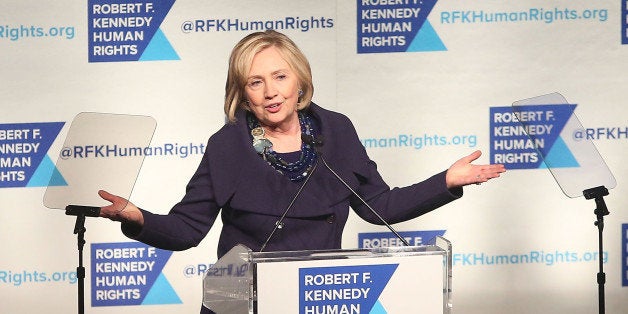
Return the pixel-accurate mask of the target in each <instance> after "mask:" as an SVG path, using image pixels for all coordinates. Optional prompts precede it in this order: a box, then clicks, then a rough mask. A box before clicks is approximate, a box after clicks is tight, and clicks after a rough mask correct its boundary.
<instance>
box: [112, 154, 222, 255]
mask: <svg viewBox="0 0 628 314" xmlns="http://www.w3.org/2000/svg"><path fill="white" fill-rule="evenodd" d="M208 147H209V145H208ZM208 151H209V148H208V149H207V150H206V152H205V154H204V155H203V158H202V160H201V163H200V165H199V167H198V169H197V170H196V172H195V173H194V175H193V176H192V178H191V179H190V181H189V183H188V184H187V186H186V193H185V196H184V197H183V198H182V200H181V201H180V202H179V203H177V204H176V205H174V207H173V208H172V209H171V210H170V212H169V213H168V214H167V215H160V214H154V213H151V212H149V211H146V210H143V209H142V210H141V211H142V214H143V215H144V225H143V226H142V227H141V228H138V227H136V226H133V225H130V224H122V232H123V233H124V234H125V235H126V236H128V237H129V238H132V239H135V240H138V241H140V242H143V243H146V244H148V245H151V246H154V247H157V248H160V249H165V250H171V251H181V250H185V249H188V248H191V247H195V246H197V245H198V244H199V243H200V242H201V240H202V239H203V238H204V237H205V236H206V235H207V232H209V230H210V228H211V227H212V225H213V224H214V222H215V220H216V217H217V216H218V213H219V211H220V208H219V206H218V205H217V203H216V201H215V197H214V192H213V191H214V188H213V186H212V180H211V175H210V167H209V160H208V159H209V157H208Z"/></svg>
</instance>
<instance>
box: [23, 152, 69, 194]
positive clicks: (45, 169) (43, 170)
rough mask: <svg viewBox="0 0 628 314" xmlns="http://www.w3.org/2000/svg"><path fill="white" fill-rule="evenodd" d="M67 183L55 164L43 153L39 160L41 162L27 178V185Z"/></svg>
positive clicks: (64, 184)
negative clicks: (29, 177) (28, 178)
mask: <svg viewBox="0 0 628 314" xmlns="http://www.w3.org/2000/svg"><path fill="white" fill-rule="evenodd" d="M66 185H68V183H67V182H66V181H65V179H64V178H63V176H62V175H61V173H60V172H59V170H58V169H57V167H56V166H55V164H54V163H53V162H52V160H51V159H50V157H48V155H45V156H44V158H43V159H42V160H41V163H40V164H39V166H38V167H37V169H36V170H35V172H34V173H33V176H32V177H31V179H30V180H28V184H27V185H26V186H27V187H35V186H66Z"/></svg>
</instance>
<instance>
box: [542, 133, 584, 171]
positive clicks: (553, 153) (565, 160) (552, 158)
mask: <svg viewBox="0 0 628 314" xmlns="http://www.w3.org/2000/svg"><path fill="white" fill-rule="evenodd" d="M543 160H544V161H543V162H541V164H540V165H539V168H540V169H544V168H547V165H548V164H549V165H550V167H552V168H570V167H580V164H579V163H578V161H577V160H576V158H575V157H574V156H573V154H572V153H571V151H570V150H569V148H568V147H567V144H566V143H565V141H564V140H563V138H562V137H560V136H559V137H558V138H557V139H556V142H554V145H552V148H551V149H550V151H549V152H548V153H547V156H545V157H543Z"/></svg>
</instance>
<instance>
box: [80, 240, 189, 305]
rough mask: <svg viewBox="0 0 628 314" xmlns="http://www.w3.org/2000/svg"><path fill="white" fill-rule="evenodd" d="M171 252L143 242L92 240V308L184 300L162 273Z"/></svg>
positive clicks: (177, 302)
mask: <svg viewBox="0 0 628 314" xmlns="http://www.w3.org/2000/svg"><path fill="white" fill-rule="evenodd" d="M170 255H172V252H171V251H166V250H161V249H156V248H154V247H151V246H148V245H146V244H143V243H139V242H123V243H92V245H91V258H92V263H91V264H92V266H91V271H92V272H91V275H92V307H96V306H126V305H153V304H179V303H181V299H179V296H178V295H177V293H176V292H175V291H174V290H173V289H172V286H171V285H170V283H169V282H168V279H166V277H165V276H164V275H163V274H162V273H161V271H162V269H163V268H164V266H165V265H166V262H167V261H168V259H169V258H170Z"/></svg>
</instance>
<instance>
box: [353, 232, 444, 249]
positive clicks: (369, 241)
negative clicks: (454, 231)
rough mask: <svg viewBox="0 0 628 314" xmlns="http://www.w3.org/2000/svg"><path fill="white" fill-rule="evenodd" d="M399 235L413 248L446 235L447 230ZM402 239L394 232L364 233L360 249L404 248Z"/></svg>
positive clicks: (360, 240) (359, 239)
mask: <svg viewBox="0 0 628 314" xmlns="http://www.w3.org/2000/svg"><path fill="white" fill-rule="evenodd" d="M398 233H399V235H400V236H401V237H402V238H404V239H405V240H406V242H408V244H410V245H412V246H418V245H423V244H425V243H426V242H428V241H430V240H432V239H433V238H435V237H442V236H443V235H445V230H425V231H401V232H398ZM403 245H404V244H403V242H402V241H401V239H399V238H397V237H396V236H395V235H394V234H393V233H392V232H364V233H359V234H358V248H361V249H372V248H380V247H390V246H403Z"/></svg>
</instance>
